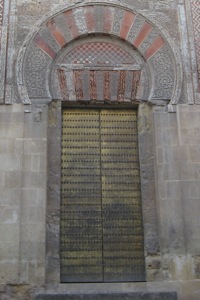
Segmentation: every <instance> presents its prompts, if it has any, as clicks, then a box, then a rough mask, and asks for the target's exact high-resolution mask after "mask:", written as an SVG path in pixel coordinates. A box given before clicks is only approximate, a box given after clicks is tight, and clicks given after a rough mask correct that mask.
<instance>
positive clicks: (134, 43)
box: [16, 0, 183, 104]
mask: <svg viewBox="0 0 200 300" xmlns="http://www.w3.org/2000/svg"><path fill="white" fill-rule="evenodd" d="M96 35H103V36H105V35H106V36H107V37H109V38H110V39H111V40H112V39H113V38H115V39H118V40H121V41H123V42H124V43H125V42H126V44H127V45H129V46H130V47H131V48H132V51H133V52H135V53H136V54H137V55H138V56H140V57H141V59H142V60H143V62H144V66H145V67H146V68H148V69H149V70H150V72H149V82H150V89H149V93H148V95H147V96H145V97H144V98H143V96H141V99H139V100H147V101H150V102H160V101H164V102H165V103H170V104H177V103H178V101H179V98H180V94H181V88H182V80H183V75H182V66H181V59H180V53H179V49H177V47H176V46H175V45H174V42H173V41H172V39H171V38H170V37H169V35H168V34H167V33H166V32H165V30H164V29H162V28H160V26H159V24H156V21H155V20H153V22H152V21H151V20H150V16H149V17H148V13H147V16H146V15H144V13H143V14H141V13H140V12H139V11H136V10H131V9H128V8H126V7H124V6H122V5H119V2H117V1H112V3H110V1H104V0H102V1H101V2H97V1H89V0H88V1H83V2H81V3H80V4H73V5H72V4H71V5H69V4H66V5H63V7H62V9H61V8H60V9H59V11H57V12H55V13H54V14H51V15H48V16H45V18H44V19H43V20H42V21H41V22H39V23H38V24H36V25H35V27H34V29H33V30H32V32H30V34H29V35H28V36H27V38H26V40H25V42H24V44H23V45H22V47H21V49H20V51H19V55H18V59H17V67H16V78H17V86H18V91H19V95H20V97H21V100H22V102H23V103H24V104H30V103H49V102H50V101H51V100H52V99H55V97H54V96H53V95H52V90H51V86H52V80H51V78H52V72H53V70H54V69H55V64H56V61H57V60H58V58H59V56H61V55H62V53H63V52H64V51H65V50H66V49H67V48H68V47H69V46H70V44H71V43H72V42H73V41H75V40H78V39H80V38H84V37H91V36H96ZM53 84H54V86H56V85H57V83H56V82H55V81H54V82H53Z"/></svg>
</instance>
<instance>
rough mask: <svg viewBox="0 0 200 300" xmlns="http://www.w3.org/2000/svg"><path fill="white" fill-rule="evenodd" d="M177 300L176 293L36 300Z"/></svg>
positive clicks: (40, 297)
mask: <svg viewBox="0 0 200 300" xmlns="http://www.w3.org/2000/svg"><path fill="white" fill-rule="evenodd" d="M47 299H48V300H177V294H176V292H160V293H142V292H141V293H125V294H121V293H116V294H113V293H111V294H76V295H63V294H57V295H49V294H46V295H37V296H36V297H35V300H47Z"/></svg>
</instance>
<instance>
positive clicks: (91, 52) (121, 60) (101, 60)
mask: <svg viewBox="0 0 200 300" xmlns="http://www.w3.org/2000/svg"><path fill="white" fill-rule="evenodd" d="M63 61H65V63H67V64H95V65H102V64H104V65H105V64H109V65H115V64H134V63H135V61H134V59H133V58H132V56H131V55H130V54H129V53H127V52H125V51H124V50H123V49H121V48H119V47H117V46H116V45H112V44H110V43H105V42H93V43H87V44H83V45H80V46H78V47H76V48H75V49H73V50H72V51H71V52H69V53H68V54H67V56H66V59H64V60H63Z"/></svg>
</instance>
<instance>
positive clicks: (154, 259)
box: [46, 100, 161, 284]
mask: <svg viewBox="0 0 200 300" xmlns="http://www.w3.org/2000/svg"><path fill="white" fill-rule="evenodd" d="M65 107H66V106H65ZM68 107H79V108H80V107H83V108H84V107H87V108H88V107H92V108H94V107H95V108H97V107H99V105H98V104H96V105H95V104H91V105H88V104H85V103H82V104H78V103H77V105H75V104H71V105H68ZM100 107H101V108H102V105H101V106H100ZM109 107H111V108H112V105H110V104H108V105H106V104H104V105H103V108H109ZM114 107H116V104H115V105H114ZM117 107H118V108H120V107H121V108H128V109H137V110H138V138H139V152H140V172H141V191H142V207H143V226H144V245H145V264H146V280H147V281H156V280H158V279H159V280H160V278H161V277H160V265H161V264H160V242H159V230H158V213H157V203H156V189H155V182H156V180H155V172H154V136H153V124H152V118H153V114H152V110H153V107H152V106H150V105H149V104H147V103H146V104H142V103H141V104H139V105H138V104H135V103H128V104H126V105H125V104H124V103H119V104H118V105H117ZM48 123H49V126H48V162H47V163H48V183H47V227H46V283H47V284H59V283H60V245H59V243H60V190H61V129H62V103H61V102H60V101H59V100H57V101H55V100H54V101H52V102H51V103H50V104H49V119H48Z"/></svg>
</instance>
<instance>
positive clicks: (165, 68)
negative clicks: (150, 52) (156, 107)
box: [150, 46, 175, 99]
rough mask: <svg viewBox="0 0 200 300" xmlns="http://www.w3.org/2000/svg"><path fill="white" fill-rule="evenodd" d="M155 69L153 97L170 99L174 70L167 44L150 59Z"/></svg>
mask: <svg viewBox="0 0 200 300" xmlns="http://www.w3.org/2000/svg"><path fill="white" fill-rule="evenodd" d="M150 62H151V64H152V69H153V70H154V72H153V73H154V80H155V88H154V94H153V98H155V99H156V98H158V99H170V98H171V92H172V90H173V87H174V80H175V78H174V72H173V64H172V59H171V58H170V56H169V51H168V48H167V46H165V47H163V48H162V49H161V50H160V51H159V52H158V53H157V54H156V55H155V56H153V57H152V58H151V59H150Z"/></svg>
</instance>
